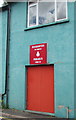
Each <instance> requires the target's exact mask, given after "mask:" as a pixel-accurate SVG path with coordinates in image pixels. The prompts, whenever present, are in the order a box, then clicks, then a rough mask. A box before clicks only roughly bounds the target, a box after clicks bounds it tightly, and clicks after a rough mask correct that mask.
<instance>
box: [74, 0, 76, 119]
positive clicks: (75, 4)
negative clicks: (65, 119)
mask: <svg viewBox="0 0 76 120" xmlns="http://www.w3.org/2000/svg"><path fill="white" fill-rule="evenodd" d="M74 109H75V111H74V113H75V118H76V2H75V3H74Z"/></svg>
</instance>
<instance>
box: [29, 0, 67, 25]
mask: <svg viewBox="0 0 76 120" xmlns="http://www.w3.org/2000/svg"><path fill="white" fill-rule="evenodd" d="M63 19H67V1H66V0H65V1H64V2H58V0H52V2H44V1H43V0H42V1H41V0H39V1H38V2H28V27H31V26H37V25H43V24H48V23H53V22H56V21H60V20H63Z"/></svg>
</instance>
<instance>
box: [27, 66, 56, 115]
mask: <svg viewBox="0 0 76 120" xmlns="http://www.w3.org/2000/svg"><path fill="white" fill-rule="evenodd" d="M27 69H28V71H27V110H32V111H40V112H49V113H54V66H53V65H51V66H35V67H28V68H27Z"/></svg>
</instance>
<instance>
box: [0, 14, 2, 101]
mask: <svg viewBox="0 0 76 120" xmlns="http://www.w3.org/2000/svg"><path fill="white" fill-rule="evenodd" d="M1 93H2V12H0V94H1ZM0 99H1V98H0Z"/></svg>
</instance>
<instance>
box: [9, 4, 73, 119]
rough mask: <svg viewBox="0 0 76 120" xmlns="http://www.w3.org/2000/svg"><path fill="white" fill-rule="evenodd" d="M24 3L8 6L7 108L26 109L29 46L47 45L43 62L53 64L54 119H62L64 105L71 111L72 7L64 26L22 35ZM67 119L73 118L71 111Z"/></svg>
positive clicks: (36, 30) (64, 115) (69, 7)
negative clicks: (8, 73)
mask: <svg viewBox="0 0 76 120" xmlns="http://www.w3.org/2000/svg"><path fill="white" fill-rule="evenodd" d="M26 8H27V4H26V3H13V4H12V6H11V37H10V63H9V67H10V75H9V107H10V108H16V109H21V110H24V109H25V107H26V98H25V96H26V94H25V93H26V92H25V89H26V70H25V65H27V64H29V45H32V44H39V43H43V42H44V43H45V42H46V43H48V50H47V52H48V58H47V62H48V63H50V64H54V82H55V83H54V86H55V115H57V116H61V117H66V110H65V109H60V110H59V109H58V106H59V105H64V106H67V107H69V108H70V109H74V3H69V4H68V18H69V22H68V23H63V24H58V25H53V26H47V27H44V28H39V29H33V30H28V31H24V29H25V28H26V19H27V18H26V12H27V10H26ZM69 117H74V111H72V112H70V114H69Z"/></svg>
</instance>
